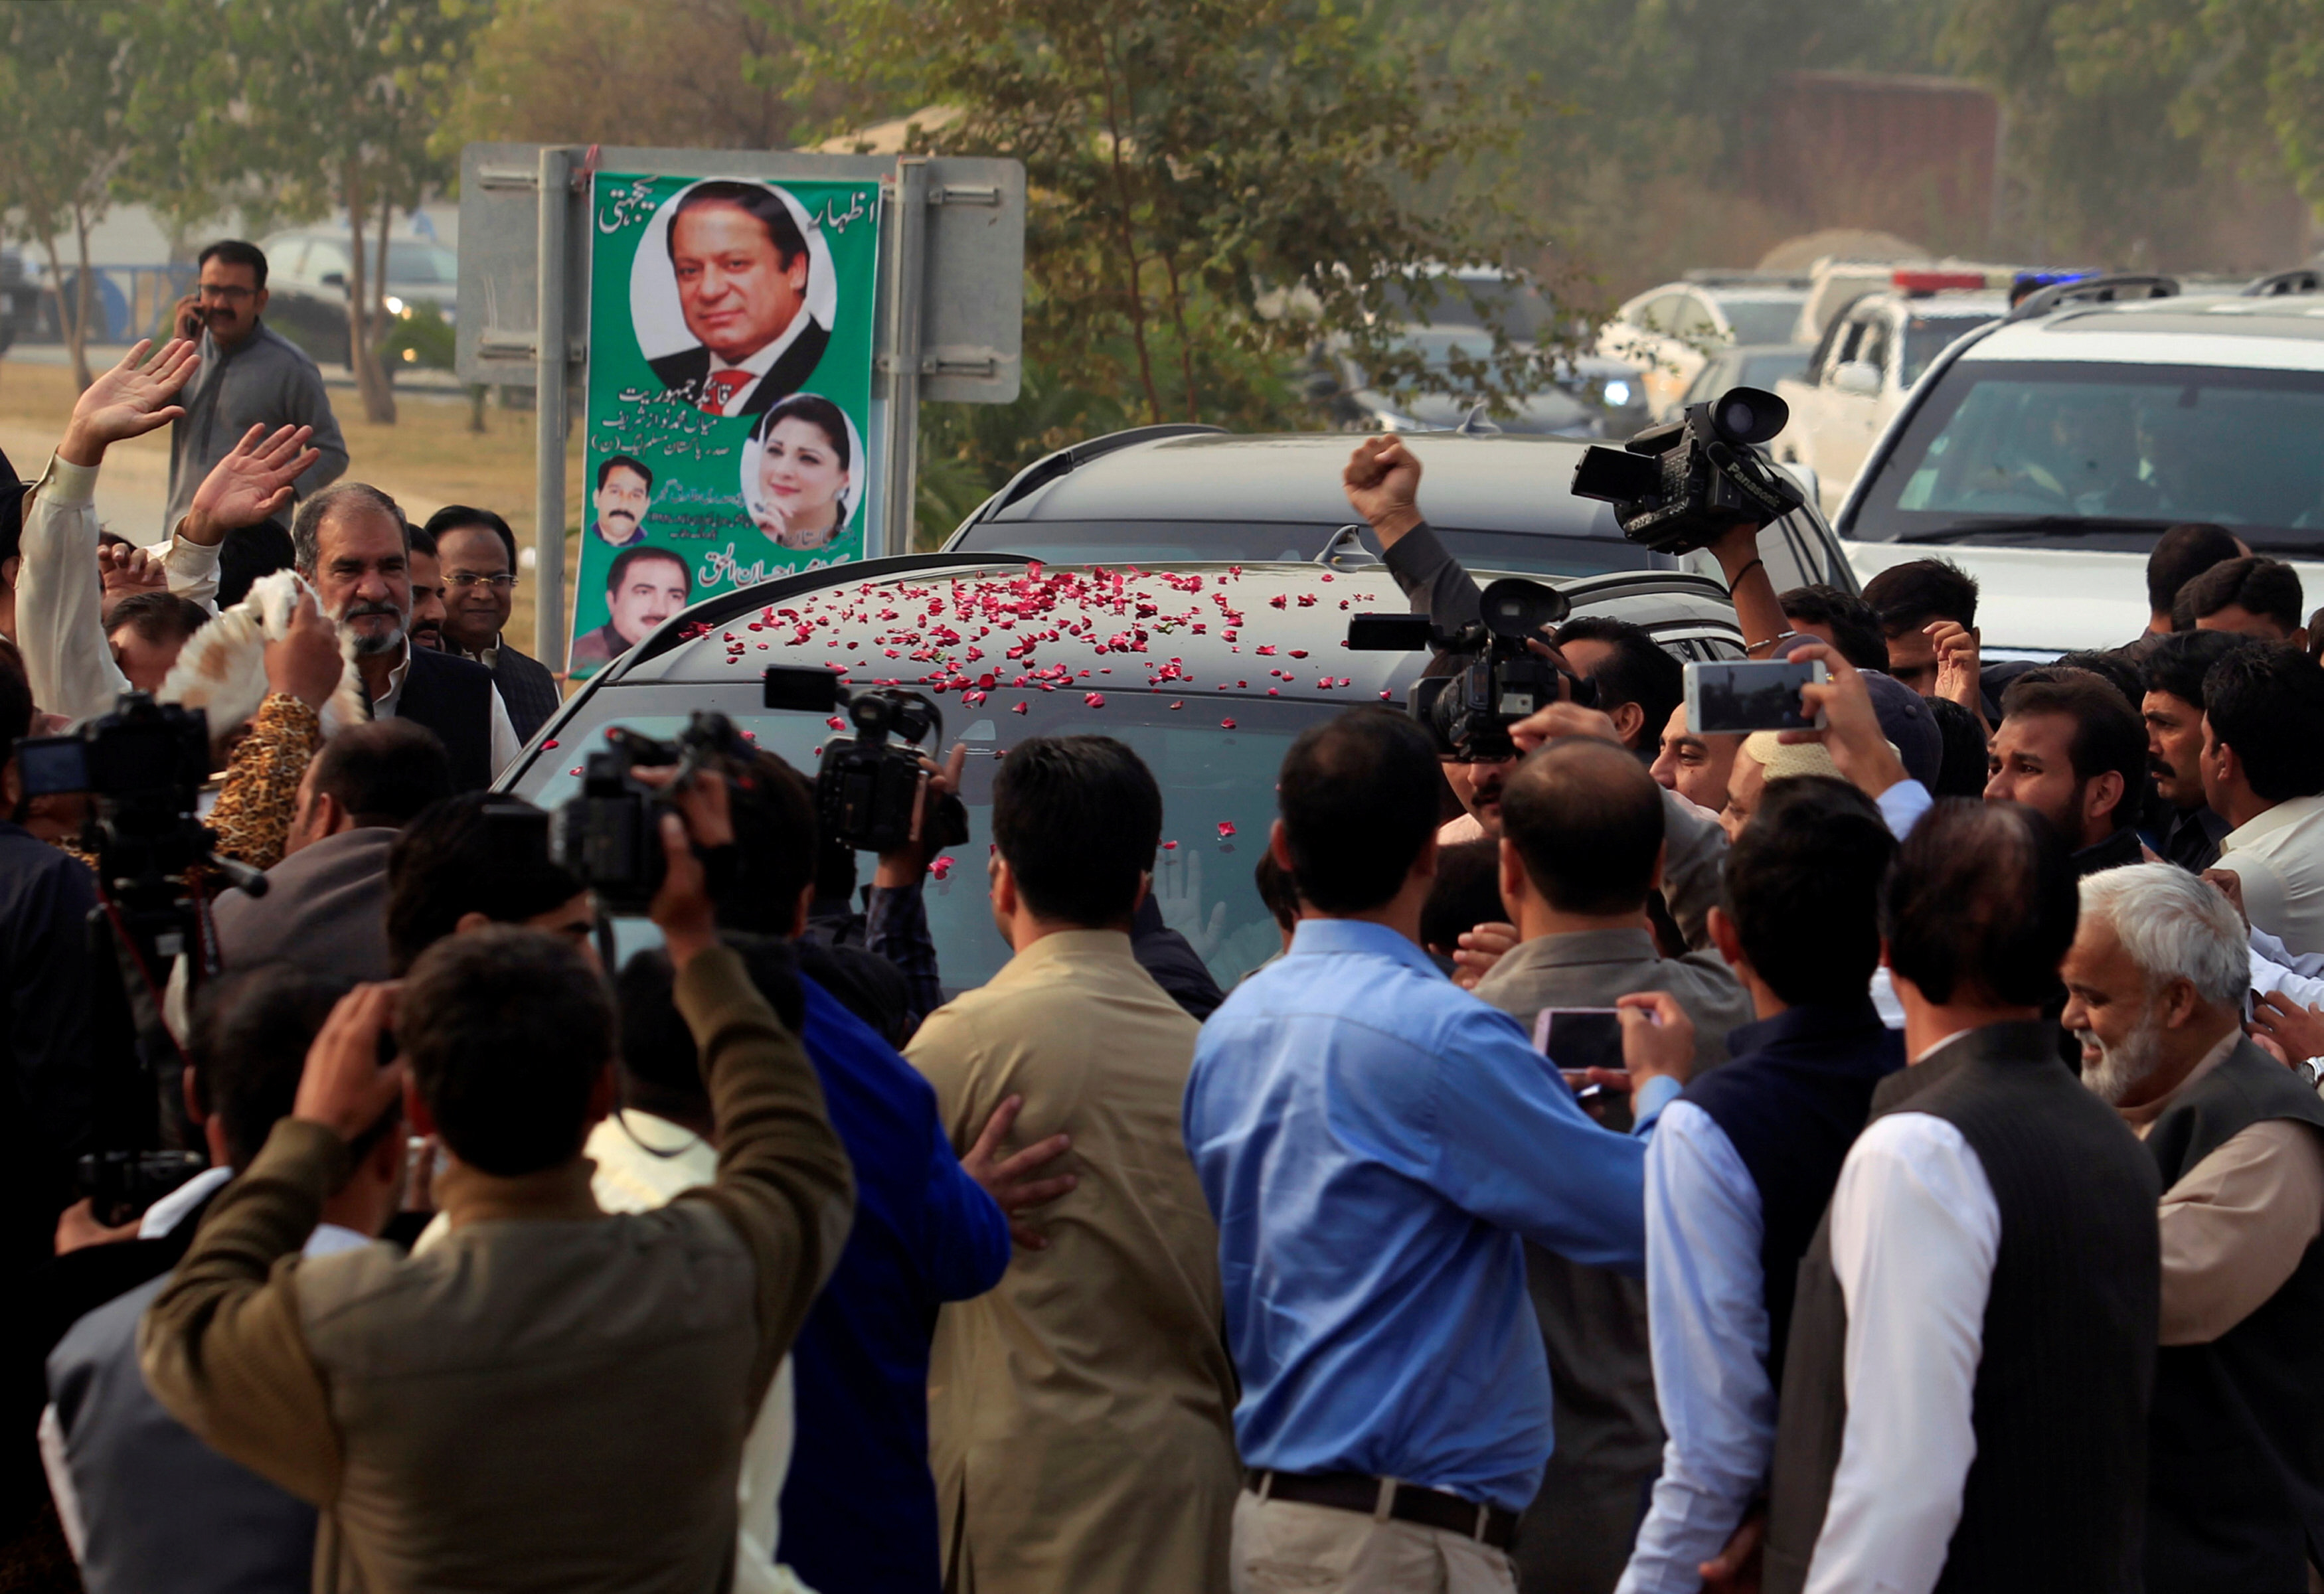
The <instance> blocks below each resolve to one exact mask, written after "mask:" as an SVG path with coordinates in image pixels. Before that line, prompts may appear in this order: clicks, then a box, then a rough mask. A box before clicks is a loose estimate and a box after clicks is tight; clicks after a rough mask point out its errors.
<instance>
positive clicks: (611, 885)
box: [551, 709, 752, 914]
mask: <svg viewBox="0 0 2324 1594" xmlns="http://www.w3.org/2000/svg"><path fill="white" fill-rule="evenodd" d="M605 740H606V741H607V742H609V743H611V744H612V745H611V747H610V748H609V749H608V751H604V752H593V753H591V754H590V755H589V757H588V759H587V760H586V763H585V764H584V765H583V772H582V777H581V795H580V796H578V797H574V798H573V799H571V800H570V801H569V802H567V804H566V805H565V806H563V807H561V808H559V809H558V811H557V819H556V825H555V829H554V831H553V833H552V836H551V840H552V842H553V845H552V848H551V851H552V852H553V854H554V856H555V857H556V860H557V861H558V863H560V864H562V865H564V866H565V867H566V868H567V869H569V870H571V871H573V872H574V873H575V874H576V875H577V876H579V877H580V880H581V883H582V884H584V885H586V886H587V887H588V888H589V889H591V890H592V891H594V892H595V893H596V894H597V899H598V900H599V901H601V902H603V903H604V905H605V907H606V908H607V910H608V911H609V912H612V913H614V914H641V913H643V912H645V911H646V909H647V908H648V907H650V905H651V904H652V902H653V899H654V893H655V892H657V891H659V890H660V889H661V882H662V877H663V875H664V874H665V873H666V872H667V871H668V870H669V861H668V859H667V858H666V857H665V856H664V854H663V852H662V845H661V830H660V825H661V816H662V815H663V814H665V813H667V812H669V804H670V801H671V799H672V797H675V796H676V794H677V793H678V792H679V791H682V790H684V789H685V788H686V786H687V782H689V781H691V780H692V779H694V776H695V773H696V771H697V770H699V769H701V768H702V767H703V766H704V765H705V763H707V762H708V761H709V760H711V759H713V758H715V757H716V756H718V755H719V754H722V753H724V754H728V755H731V756H733V757H736V758H748V757H750V756H751V752H752V748H751V744H750V743H749V742H746V741H745V740H743V738H742V733H740V732H738V731H737V730H735V728H734V722H733V721H732V720H730V719H728V718H727V717H726V716H725V715H724V714H712V713H710V712H708V711H707V710H704V709H696V711H695V712H694V717H693V718H692V719H691V720H689V721H688V722H687V726H686V729H685V730H683V731H681V732H679V733H678V740H677V741H675V742H663V741H660V740H659V739H657V738H655V737H651V736H645V735H641V734H640V733H637V732H635V731H632V730H629V729H627V728H626V727H623V726H621V725H614V726H611V727H608V728H607V730H606V732H605ZM672 765H675V766H677V769H676V773H674V774H673V775H672V776H671V777H670V779H669V784H668V785H666V786H649V785H647V784H646V783H645V782H644V781H642V780H641V779H638V778H637V776H636V774H635V773H634V771H635V770H637V769H667V768H669V767H670V766H672Z"/></svg>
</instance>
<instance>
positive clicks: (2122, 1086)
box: [2082, 1008, 2163, 1107]
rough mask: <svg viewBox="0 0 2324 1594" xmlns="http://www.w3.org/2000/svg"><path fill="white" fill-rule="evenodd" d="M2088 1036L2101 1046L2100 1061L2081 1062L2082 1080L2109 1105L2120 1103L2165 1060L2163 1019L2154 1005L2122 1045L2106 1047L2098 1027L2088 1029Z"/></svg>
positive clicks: (2092, 1043)
mask: <svg viewBox="0 0 2324 1594" xmlns="http://www.w3.org/2000/svg"><path fill="white" fill-rule="evenodd" d="M2087 1037H2088V1039H2089V1043H2090V1044H2091V1045H2092V1046H2097V1047H2098V1061H2097V1062H2095V1063H2089V1062H2085V1063H2084V1064H2082V1083H2083V1084H2084V1085H2086V1086H2088V1087H2089V1092H2090V1094H2092V1095H2094V1096H2096V1097H2097V1098H2098V1100H2099V1101H2103V1102H2105V1103H2106V1104H2107V1106H2109V1107H2112V1106H2115V1105H2116V1104H2118V1103H2119V1102H2120V1101H2122V1099H2123V1098H2124V1097H2125V1096H2126V1095H2128V1094H2129V1093H2130V1092H2131V1090H2132V1088H2133V1087H2134V1086H2135V1085H2136V1084H2137V1083H2138V1082H2139V1081H2140V1080H2143V1079H2144V1078H2145V1077H2146V1076H2147V1075H2148V1074H2150V1073H2153V1072H2154V1069H2155V1065H2156V1064H2159V1063H2161V1062H2162V1060H2163V1045H2162V1042H2163V1020H2162V1019H2161V1018H2159V1017H2157V1016H2156V1014H2155V1013H2154V1011H2153V1009H2152V1008H2150V1009H2147V1012H2146V1015H2145V1016H2144V1018H2141V1019H2139V1021H2138V1027H2137V1028H2135V1029H2134V1030H2132V1031H2131V1032H2130V1034H2129V1035H2128V1036H2126V1037H2124V1039H2123V1042H2122V1044H2121V1045H2119V1046H2107V1044H2106V1042H2104V1041H2102V1040H2100V1039H2098V1033H2097V1032H2096V1031H2095V1030H2092V1031H2089V1032H2087Z"/></svg>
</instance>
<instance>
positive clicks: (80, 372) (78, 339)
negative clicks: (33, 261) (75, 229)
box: [41, 236, 97, 393]
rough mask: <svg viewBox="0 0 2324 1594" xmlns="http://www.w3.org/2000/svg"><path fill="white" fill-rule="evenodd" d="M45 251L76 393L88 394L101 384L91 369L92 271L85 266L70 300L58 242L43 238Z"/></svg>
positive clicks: (84, 241)
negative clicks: (89, 390) (90, 313)
mask: <svg viewBox="0 0 2324 1594" xmlns="http://www.w3.org/2000/svg"><path fill="white" fill-rule="evenodd" d="M87 242H88V240H87V238H86V237H85V236H84V238H83V240H82V244H83V250H82V258H83V260H84V261H86V259H87V253H88V251H87V247H86V246H87ZM41 247H42V250H43V251H44V252H45V253H47V255H48V257H49V282H50V285H51V286H50V292H51V293H52V294H54V295H55V296H56V301H57V331H58V333H59V334H60V336H62V337H63V338H64V340H65V354H66V355H67V357H68V358H69V360H70V361H71V363H72V373H73V391H74V392H84V393H85V392H88V384H89V383H90V382H95V381H96V380H97V378H96V376H95V375H94V374H93V373H91V372H90V371H89V368H88V268H87V266H86V265H85V264H84V266H83V268H82V270H81V273H80V281H78V283H76V284H74V287H73V291H72V293H71V295H70V297H68V296H67V295H66V293H65V264H64V259H63V257H62V256H61V255H60V254H58V253H57V241H56V239H54V238H53V237H43V238H42V240H41Z"/></svg>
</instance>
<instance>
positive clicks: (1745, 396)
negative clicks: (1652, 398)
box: [1573, 387, 1806, 554]
mask: <svg viewBox="0 0 2324 1594" xmlns="http://www.w3.org/2000/svg"><path fill="white" fill-rule="evenodd" d="M1791 417H1792V411H1791V406H1789V405H1788V404H1785V403H1784V401H1783V400H1781V399H1779V398H1777V397H1775V394H1773V393H1768V392H1760V391H1759V390H1758V389H1757V388H1755V387H1738V388H1729V389H1728V390H1727V391H1726V392H1724V393H1721V394H1720V396H1719V397H1718V398H1716V399H1714V400H1712V401H1711V402H1710V403H1708V404H1690V405H1688V406H1687V408H1686V413H1685V414H1684V415H1683V416H1681V417H1680V418H1679V419H1676V420H1674V421H1671V422H1669V423H1668V424H1667V425H1664V426H1658V427H1652V428H1648V429H1647V430H1646V431H1642V432H1640V433H1639V434H1638V435H1637V437H1635V438H1631V439H1630V440H1629V441H1628V442H1627V443H1625V444H1623V445H1622V447H1619V448H1607V447H1591V448H1585V449H1583V450H1582V459H1581V461H1580V463H1579V464H1577V465H1574V467H1573V495H1574V496H1575V497H1577V498H1595V499H1598V500H1600V502H1606V503H1610V504H1612V505H1613V506H1614V520H1615V523H1616V524H1618V525H1619V526H1620V527H1621V528H1622V535H1623V536H1625V537H1627V538H1628V539H1630V540H1631V541H1632V542H1640V543H1644V544H1645V545H1646V547H1648V548H1653V549H1654V550H1655V552H1657V553H1665V554H1683V553H1686V552H1688V551H1690V550H1692V549H1694V548H1706V547H1708V546H1710V545H1711V543H1713V542H1715V541H1717V540H1718V539H1719V538H1720V536H1721V535H1722V534H1724V533H1725V532H1727V531H1729V530H1732V529H1733V528H1735V527H1737V526H1764V525H1766V524H1767V523H1768V522H1769V521H1775V520H1780V519H1782V518H1783V517H1784V516H1785V515H1787V514H1789V513H1791V512H1792V511H1794V510H1795V509H1797V508H1799V507H1800V505H1801V504H1802V503H1803V502H1806V501H1805V500H1804V499H1803V497H1802V496H1801V493H1800V490H1799V488H1798V487H1796V486H1794V484H1793V483H1792V479H1791V478H1790V477H1789V476H1787V475H1784V473H1783V472H1781V471H1779V470H1777V469H1776V468H1775V465H1772V464H1771V463H1769V461H1768V460H1767V459H1766V457H1765V456H1763V455H1761V454H1760V453H1759V452H1758V445H1760V444H1762V443H1765V442H1766V441H1767V440H1768V439H1769V438H1773V437H1774V436H1775V434H1776V433H1777V432H1780V431H1782V430H1783V429H1784V423H1785V422H1786V421H1788V420H1789V419H1791Z"/></svg>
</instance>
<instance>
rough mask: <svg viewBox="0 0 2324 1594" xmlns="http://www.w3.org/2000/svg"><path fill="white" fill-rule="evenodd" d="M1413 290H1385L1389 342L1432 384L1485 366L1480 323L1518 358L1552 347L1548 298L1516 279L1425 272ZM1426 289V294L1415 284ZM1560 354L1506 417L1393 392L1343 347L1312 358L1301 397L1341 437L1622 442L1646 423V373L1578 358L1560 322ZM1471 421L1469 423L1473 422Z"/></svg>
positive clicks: (1470, 403)
mask: <svg viewBox="0 0 2324 1594" xmlns="http://www.w3.org/2000/svg"><path fill="white" fill-rule="evenodd" d="M1414 277H1415V279H1416V281H1415V282H1414V285H1413V286H1411V287H1409V288H1407V287H1406V286H1405V285H1404V284H1403V283H1401V282H1397V283H1391V284H1390V285H1389V289H1388V303H1389V309H1388V314H1389V315H1390V316H1392V317H1394V318H1396V319H1395V321H1394V322H1392V323H1391V327H1390V332H1389V336H1390V338H1391V340H1392V341H1393V342H1394V343H1395V344H1396V345H1397V346H1398V347H1399V348H1400V349H1401V350H1402V351H1403V352H1406V353H1408V354H1411V355H1416V356H1417V358H1418V359H1419V360H1420V362H1421V364H1424V365H1425V366H1426V367H1427V368H1428V369H1429V370H1430V371H1431V372H1434V373H1439V374H1440V375H1443V374H1444V373H1449V372H1450V371H1451V369H1452V365H1453V364H1454V362H1455V360H1456V359H1465V360H1471V361H1475V362H1477V363H1479V364H1483V363H1485V362H1487V361H1489V360H1490V359H1491V357H1492V353H1493V347H1492V336H1491V333H1490V331H1489V329H1488V327H1487V326H1486V323H1487V321H1488V319H1491V320H1494V321H1497V322H1498V323H1499V326H1500V327H1501V329H1502V331H1503V332H1504V333H1506V334H1507V336H1508V339H1509V341H1510V342H1511V343H1512V344H1514V345H1515V346H1517V350H1518V351H1519V352H1520V353H1524V354H1528V355H1530V354H1533V353H1535V352H1536V351H1538V350H1539V349H1540V348H1541V347H1542V346H1543V345H1544V344H1545V343H1548V342H1552V341H1554V340H1555V337H1556V333H1557V330H1558V321H1559V318H1558V312H1557V309H1556V307H1555V306H1554V305H1553V304H1552V303H1551V302H1550V300H1549V298H1548V296H1547V295H1545V294H1544V293H1543V292H1542V291H1541V290H1540V289H1539V288H1538V287H1536V286H1535V284H1534V283H1533V282H1532V281H1530V280H1529V279H1528V278H1526V276H1525V275H1524V274H1523V273H1521V272H1504V271H1501V270H1499V269H1498V268H1494V267H1486V266H1475V267H1444V266H1432V267H1428V268H1425V269H1424V270H1422V271H1420V272H1415V273H1414ZM1420 280H1425V281H1426V283H1427V284H1428V287H1427V288H1425V289H1424V288H1422V287H1421V286H1420V285H1419V281H1420ZM1565 319H1566V322H1567V325H1566V327H1565V328H1564V331H1565V333H1566V339H1565V341H1566V350H1565V352H1563V353H1560V354H1558V355H1555V356H1554V359H1553V360H1552V361H1550V362H1548V363H1547V364H1546V367H1545V371H1544V373H1543V376H1542V378H1541V380H1540V382H1538V384H1537V385H1535V387H1534V388H1533V389H1532V391H1530V392H1526V393H1525V394H1524V395H1523V396H1522V398H1521V399H1520V400H1519V401H1517V404H1516V406H1515V413H1514V414H1511V415H1507V416H1482V415H1476V414H1475V411H1476V410H1477V406H1478V405H1479V404H1480V403H1481V402H1483V394H1482V393H1481V392H1474V391H1462V383H1461V382H1459V381H1458V380H1457V379H1452V380H1451V381H1450V382H1448V387H1449V388H1450V391H1448V392H1435V393H1399V392H1393V391H1391V390H1390V389H1389V388H1388V385H1387V384H1385V383H1384V382H1380V381H1379V380H1378V378H1377V377H1376V374H1375V373H1371V372H1369V371H1366V370H1365V369H1364V368H1363V367H1362V366H1361V365H1360V364H1357V362H1356V361H1354V360H1353V359H1351V358H1350V357H1349V356H1348V355H1347V353H1346V351H1345V349H1344V347H1335V348H1327V349H1326V350H1323V351H1320V352H1319V353H1318V355H1317V356H1316V357H1315V360H1314V364H1312V365H1311V366H1310V368H1309V371H1308V374H1307V378H1306V382H1305V386H1306V392H1307V397H1308V398H1309V399H1310V400H1311V401H1314V402H1316V403H1318V404H1321V405H1323V407H1324V408H1325V409H1326V410H1328V411H1329V413H1330V414H1331V416H1332V419H1333V421H1334V422H1335V423H1337V424H1338V425H1339V426H1340V427H1341V428H1343V429H1345V430H1349V431H1389V432H1421V431H1451V430H1453V429H1455V428H1458V427H1460V426H1462V424H1463V423H1464V422H1466V423H1468V424H1470V425H1471V429H1484V428H1489V429H1494V430H1499V431H1505V432H1515V433H1518V434H1521V435H1526V436H1533V437H1561V438H1609V439H1613V440H1617V441H1618V440H1621V439H1623V438H1628V437H1630V436H1631V435H1632V434H1634V433H1636V432H1637V431H1639V430H1641V429H1643V428H1645V427H1646V425H1647V424H1648V421H1649V419H1650V418H1649V415H1648V411H1647V406H1646V387H1645V383H1644V381H1643V378H1644V375H1645V373H1644V372H1643V371H1642V370H1641V369H1640V368H1639V367H1638V366H1637V365H1636V364H1631V363H1629V362H1628V361H1622V360H1609V359H1605V358H1601V357H1600V356H1599V355H1593V354H1590V353H1587V352H1583V350H1582V346H1583V345H1586V343H1587V342H1588V327H1587V325H1586V323H1582V322H1580V321H1578V320H1577V318H1573V317H1570V316H1569V317H1567V318H1565ZM1472 418H1473V419H1472Z"/></svg>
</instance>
